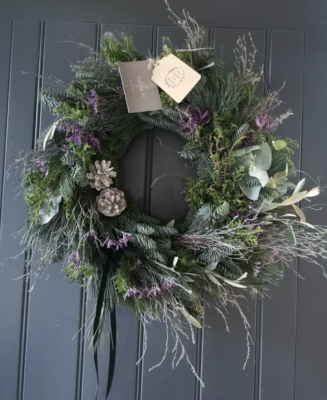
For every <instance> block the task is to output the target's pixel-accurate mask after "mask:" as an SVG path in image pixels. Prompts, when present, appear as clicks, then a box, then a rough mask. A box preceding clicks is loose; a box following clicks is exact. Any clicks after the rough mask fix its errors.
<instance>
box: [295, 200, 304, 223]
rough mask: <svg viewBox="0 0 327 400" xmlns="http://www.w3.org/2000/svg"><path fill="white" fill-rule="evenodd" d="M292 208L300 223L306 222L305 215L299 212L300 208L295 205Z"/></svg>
mask: <svg viewBox="0 0 327 400" xmlns="http://www.w3.org/2000/svg"><path fill="white" fill-rule="evenodd" d="M292 206H293V208H294V210H295V211H296V213H297V215H298V216H299V217H300V221H301V222H306V218H305V214H304V212H303V211H302V210H301V208H300V207H298V206H296V205H295V204H292Z"/></svg>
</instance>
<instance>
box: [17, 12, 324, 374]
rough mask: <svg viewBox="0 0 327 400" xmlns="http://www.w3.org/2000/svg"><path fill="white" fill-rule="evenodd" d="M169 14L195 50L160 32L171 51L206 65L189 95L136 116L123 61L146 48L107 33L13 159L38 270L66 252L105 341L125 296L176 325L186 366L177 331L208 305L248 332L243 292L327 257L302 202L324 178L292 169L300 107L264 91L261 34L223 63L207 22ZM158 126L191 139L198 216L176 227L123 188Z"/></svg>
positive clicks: (188, 156) (54, 94)
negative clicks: (279, 110) (122, 170)
mask: <svg viewBox="0 0 327 400" xmlns="http://www.w3.org/2000/svg"><path fill="white" fill-rule="evenodd" d="M170 11H171V10H170ZM173 15H174V16H175V17H176V18H177V23H178V25H179V26H180V27H182V28H183V29H184V31H185V32H186V35H187V39H186V49H188V50H187V51H185V50H183V51H180V50H179V49H177V48H175V47H174V46H173V45H172V43H171V42H170V40H169V38H163V53H162V56H163V57H164V56H167V55H169V54H174V55H175V56H177V57H178V58H179V59H181V60H182V61H183V62H185V63H186V64H188V65H189V66H190V67H192V68H193V69H194V70H196V71H200V73H201V80H200V81H199V83H198V84H197V85H196V86H195V87H194V88H193V90H192V91H191V92H190V93H189V94H188V96H187V97H186V98H185V99H184V101H183V102H182V103H181V104H177V103H175V102H174V101H173V100H172V99H171V98H170V97H169V96H168V95H167V94H165V93H164V92H161V94H160V96H161V101H162V104H163V108H162V110H160V111H153V112H144V113H136V114H129V113H128V111H127V107H126V101H125V97H124V92H123V88H122V83H121V79H120V75H119V71H118V66H117V62H122V61H138V60H143V59H144V56H143V54H141V53H140V52H138V51H137V50H136V48H135V47H134V44H133V39H132V37H129V36H128V35H126V34H116V35H115V34H112V33H105V34H104V35H103V37H102V39H101V51H100V52H99V53H97V52H94V51H92V50H91V49H90V56H89V57H88V58H87V59H86V60H84V61H83V62H82V63H79V64H77V65H73V66H72V70H73V71H74V73H75V75H76V79H75V80H74V81H72V82H71V83H70V84H69V86H68V87H67V89H66V90H64V91H61V90H59V89H54V88H52V89H46V90H42V91H41V92H40V94H39V100H40V102H41V104H42V106H43V107H45V108H46V109H48V110H49V111H50V112H51V113H52V114H54V115H55V116H56V120H55V122H54V124H53V125H52V126H51V127H49V128H48V129H46V130H45V131H44V132H43V133H42V134H41V135H40V137H39V139H38V142H37V147H36V149H35V150H33V151H31V152H29V153H27V154H20V156H19V158H18V160H17V164H18V165H20V166H22V171H23V172H22V178H23V180H22V182H23V183H22V185H23V190H24V196H25V200H26V203H27V206H28V216H27V220H26V223H25V225H24V226H23V227H22V228H21V230H20V234H21V235H22V240H23V243H24V246H25V251H26V254H28V255H29V258H28V260H27V263H28V265H29V266H30V267H31V268H30V270H31V271H33V276H34V277H35V276H38V275H39V274H41V273H42V271H43V270H44V269H45V267H46V266H47V265H48V264H52V263H57V262H58V261H62V260H66V261H65V268H64V270H65V273H66V276H67V277H68V278H69V279H70V280H71V281H78V282H80V283H81V284H82V285H83V286H85V287H86V290H87V292H88V297H89V298H91V297H95V298H97V299H98V303H97V310H95V319H96V323H97V326H96V329H95V330H94V331H93V335H91V336H92V345H93V346H94V348H95V349H96V348H97V347H98V346H99V344H100V342H101V338H104V337H106V333H107V334H108V333H109V329H108V328H107V323H108V318H109V319H110V313H111V312H112V310H113V309H114V308H115V307H116V306H117V305H119V304H126V305H128V306H130V307H131V308H132V309H133V311H134V313H135V314H136V316H137V317H138V318H139V319H140V320H141V321H142V323H143V324H144V327H146V325H147V323H148V321H149V320H153V319H162V320H163V322H164V323H166V324H167V331H168V327H169V328H170V331H171V332H172V335H173V337H174V340H175V346H174V349H173V352H175V357H174V360H176V362H175V361H174V363H175V364H178V361H177V359H178V358H179V356H178V355H177V352H178V351H179V349H181V353H180V354H181V356H180V357H186V359H187V361H188V362H189V363H190V361H189V359H188V356H187V354H186V353H185V350H184V347H183V343H182V341H181V337H182V335H184V334H185V328H187V329H189V328H190V330H191V336H192V337H194V334H193V328H192V327H193V326H195V327H197V328H201V327H202V325H203V322H202V321H203V315H204V304H205V303H209V304H211V305H213V306H214V307H215V308H216V309H217V310H218V312H219V313H220V314H221V315H222V316H223V318H225V317H224V309H225V307H226V306H233V307H236V309H238V310H239V313H240V315H241V316H242V318H243V319H244V325H245V328H246V330H247V329H248V322H247V320H246V318H245V316H244V313H243V311H242V309H241V301H242V298H243V297H244V295H245V294H246V293H248V294H250V295H251V296H254V297H255V296H263V295H264V294H265V293H266V292H267V290H268V286H270V285H271V284H277V283H278V282H279V281H280V280H281V279H282V275H283V269H284V268H285V267H289V268H292V263H293V260H294V259H295V258H297V257H301V258H303V259H304V260H306V261H309V262H312V263H315V264H319V258H321V259H322V260H326V259H327V252H326V248H327V239H326V234H327V229H326V228H325V227H322V226H316V225H315V226H313V225H311V224H309V223H308V222H306V218H305V215H304V212H303V211H302V210H301V209H300V208H299V206H298V205H297V204H298V203H299V202H300V201H302V200H309V199H310V198H311V197H313V196H316V195H318V194H319V192H320V188H319V185H318V187H314V188H311V189H308V190H307V189H304V185H305V179H302V180H301V181H300V182H299V183H297V184H294V183H293V180H292V179H291V178H292V177H294V176H295V175H296V171H295V168H294V164H293V162H292V154H293V148H294V147H296V146H297V144H296V142H294V141H293V140H290V139H287V138H283V139H281V138H279V137H276V136H275V131H276V129H277V128H278V126H279V124H281V123H282V122H283V120H284V119H285V118H287V117H289V116H290V115H291V114H292V113H291V112H290V111H289V112H287V113H286V114H283V115H280V116H273V112H274V110H275V108H276V107H277V106H278V105H279V104H280V103H281V101H280V99H279V94H280V93H279V91H273V92H270V91H268V90H267V91H266V94H265V95H264V96H258V95H257V90H256V89H257V86H258V84H259V83H260V82H262V80H263V74H262V72H259V73H255V72H254V70H253V67H254V62H255V53H256V50H255V47H254V45H253V42H252V38H251V36H250V43H251V48H252V50H250V51H249V50H248V49H247V45H246V40H245V38H244V37H241V38H239V40H238V41H237V47H236V49H235V51H234V53H235V57H236V70H235V71H234V72H226V71H225V69H224V65H223V62H222V61H221V60H220V59H219V58H218V56H217V55H216V54H215V53H214V51H213V49H211V48H207V32H206V30H205V29H203V28H202V27H200V26H199V25H198V24H197V23H196V21H194V19H192V18H191V17H190V16H189V14H187V13H185V12H184V14H183V17H182V18H179V17H177V16H176V15H175V14H173ZM153 127H159V128H163V129H166V130H168V131H172V132H176V134H178V135H180V136H181V137H182V138H183V139H185V145H184V147H183V149H182V151H181V152H180V156H181V157H183V158H184V159H185V160H187V161H189V162H190V163H191V164H192V165H193V166H194V167H195V168H194V169H195V171H196V173H195V174H194V175H193V177H188V178H186V186H185V198H186V201H187V202H188V204H189V212H188V214H187V217H186V219H185V220H184V221H183V222H180V223H176V224H175V223H174V221H171V222H169V223H168V224H167V225H164V224H162V223H161V222H160V221H158V220H156V219H154V218H152V217H151V216H150V215H145V214H144V213H142V212H141V210H140V209H139V208H138V206H137V204H136V203H135V202H133V199H131V198H129V197H128V196H127V195H126V196H125V194H124V193H123V192H122V191H121V190H120V189H119V160H120V159H121V157H122V155H123V154H124V151H125V150H126V148H127V147H128V145H129V144H130V142H131V141H132V139H133V138H134V137H135V136H136V135H137V134H138V133H139V132H141V131H143V130H145V129H152V128H153ZM319 265H320V264H319ZM32 267H33V268H32ZM99 293H101V297H99ZM99 299H100V300H99ZM99 301H100V303H99ZM247 338H248V340H249V332H248V331H247ZM144 350H145V349H144ZM166 353H167V349H166V352H165V355H166ZM176 357H177V358H176ZM162 361H163V360H162ZM159 364H161V363H159ZM190 364H191V363H190ZM192 370H193V372H194V374H196V372H195V370H194V368H193V367H192Z"/></svg>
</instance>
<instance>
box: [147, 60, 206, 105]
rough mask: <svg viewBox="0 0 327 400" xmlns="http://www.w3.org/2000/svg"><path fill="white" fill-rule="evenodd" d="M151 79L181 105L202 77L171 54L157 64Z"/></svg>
mask: <svg viewBox="0 0 327 400" xmlns="http://www.w3.org/2000/svg"><path fill="white" fill-rule="evenodd" d="M151 79H152V81H153V82H154V83H156V84H157V85H158V86H159V87H160V88H161V89H162V90H163V91H164V92H166V93H167V94H168V95H169V96H170V97H171V98H172V99H174V100H175V101H176V103H180V102H181V101H182V100H183V99H184V98H185V97H186V96H187V95H188V93H189V92H190V91H191V90H192V89H193V88H194V86H195V85H196V84H197V83H198V82H199V80H200V79H201V75H200V74H199V73H197V72H196V71H194V69H192V68H191V67H189V66H188V65H187V64H185V63H184V62H183V61H181V60H180V59H179V58H177V57H176V56H174V55H173V54H169V56H167V57H164V58H162V59H161V60H160V61H159V62H157V63H156V65H155V68H154V69H153V75H152V78H151Z"/></svg>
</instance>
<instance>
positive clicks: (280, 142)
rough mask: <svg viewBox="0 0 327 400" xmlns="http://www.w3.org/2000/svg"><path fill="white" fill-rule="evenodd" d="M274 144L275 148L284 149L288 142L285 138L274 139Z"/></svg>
mask: <svg viewBox="0 0 327 400" xmlns="http://www.w3.org/2000/svg"><path fill="white" fill-rule="evenodd" d="M273 146H274V149H275V150H282V149H284V148H285V147H286V146H287V143H286V142H285V141H284V140H274V141H273Z"/></svg>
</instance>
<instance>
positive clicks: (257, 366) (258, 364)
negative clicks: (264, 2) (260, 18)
mask: <svg viewBox="0 0 327 400" xmlns="http://www.w3.org/2000/svg"><path fill="white" fill-rule="evenodd" d="M264 46H265V48H264V65H263V67H264V71H263V73H264V75H263V76H264V82H265V84H264V85H262V88H261V94H262V96H265V95H267V93H268V92H269V83H270V70H271V68H270V67H271V32H270V31H266V32H265V44H264ZM263 312H264V301H263V299H262V298H260V297H259V296H257V298H256V307H255V313H256V320H255V325H256V329H255V355H254V358H255V362H254V382H253V384H254V389H253V390H254V392H253V393H254V400H261V378H262V334H263V318H264V314H263Z"/></svg>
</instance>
